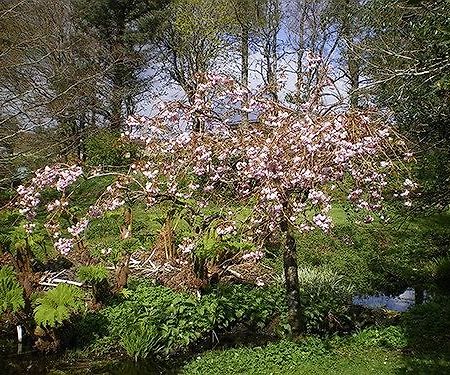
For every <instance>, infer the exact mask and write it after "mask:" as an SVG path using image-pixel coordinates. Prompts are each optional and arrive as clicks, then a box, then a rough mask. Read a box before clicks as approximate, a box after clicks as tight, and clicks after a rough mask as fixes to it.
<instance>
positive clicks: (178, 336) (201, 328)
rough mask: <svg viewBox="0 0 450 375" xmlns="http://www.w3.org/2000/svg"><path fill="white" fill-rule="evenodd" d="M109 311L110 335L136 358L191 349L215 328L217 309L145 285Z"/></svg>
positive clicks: (164, 289) (108, 309) (107, 313)
mask: <svg viewBox="0 0 450 375" xmlns="http://www.w3.org/2000/svg"><path fill="white" fill-rule="evenodd" d="M126 296H127V299H126V300H125V301H123V302H122V303H119V304H117V305H115V306H112V307H109V308H106V309H105V310H103V313H104V314H105V315H106V317H107V319H108V321H109V323H110V324H109V331H110V332H109V334H110V335H111V336H113V337H115V338H116V339H118V341H119V342H120V345H121V346H122V347H123V348H124V349H125V350H126V351H127V353H128V354H129V355H130V356H132V357H134V358H145V357H147V356H148V355H150V354H157V353H161V352H162V353H170V352H173V351H176V350H179V349H182V348H185V347H187V346H188V345H189V344H191V343H193V342H194V341H196V340H197V339H199V338H200V337H201V336H202V335H203V334H204V333H206V332H208V331H210V330H211V329H212V328H213V323H214V320H215V308H214V306H213V305H210V304H206V303H202V301H201V300H200V301H198V300H196V299H195V298H194V297H192V296H190V295H186V294H181V293H176V292H173V291H172V290H170V289H168V288H165V287H161V286H152V285H149V284H148V283H141V284H138V285H137V286H136V288H135V289H134V290H127V292H126Z"/></svg>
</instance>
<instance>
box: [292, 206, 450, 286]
mask: <svg viewBox="0 0 450 375" xmlns="http://www.w3.org/2000/svg"><path fill="white" fill-rule="evenodd" d="M394 214H395V213H394V212H393V213H392V214H391V216H394ZM449 219H450V216H449V215H448V214H445V215H434V216H430V217H426V218H420V219H419V218H415V219H408V218H406V219H405V218H402V219H401V220H400V219H398V220H396V221H394V222H393V223H391V224H386V225H383V226H381V225H369V226H356V225H348V224H342V225H338V226H336V227H335V228H334V229H333V232H332V234H331V235H327V234H324V233H321V232H319V231H316V232H312V233H309V234H308V236H302V237H301V238H298V239H297V247H298V263H299V265H300V267H318V268H327V269H331V270H333V271H335V272H337V273H338V274H340V275H344V276H345V277H346V279H347V280H349V282H351V284H353V285H354V288H355V294H373V293H386V294H398V293H401V292H403V291H404V290H405V289H406V288H407V287H416V286H419V287H422V288H427V287H428V286H427V285H430V284H431V283H433V282H434V278H435V275H434V272H435V268H436V267H435V260H434V259H437V258H441V257H443V256H445V255H446V254H447V252H448V246H449V243H450V230H449V228H450V226H449V222H450V221H449Z"/></svg>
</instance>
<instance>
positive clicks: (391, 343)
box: [349, 326, 408, 350]
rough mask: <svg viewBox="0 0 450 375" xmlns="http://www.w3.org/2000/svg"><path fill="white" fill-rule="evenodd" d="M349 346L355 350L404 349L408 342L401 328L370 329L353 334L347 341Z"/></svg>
mask: <svg viewBox="0 0 450 375" xmlns="http://www.w3.org/2000/svg"><path fill="white" fill-rule="evenodd" d="M349 344H350V345H351V346H352V347H353V348H354V349H355V350H359V349H364V348H370V347H375V348H386V349H404V348H406V347H407V345H408V340H407V337H406V334H405V330H404V329H403V328H402V327H399V326H389V327H385V328H383V327H371V328H369V329H366V330H363V331H361V332H358V333H357V334H354V335H353V336H352V338H351V339H350V340H349Z"/></svg>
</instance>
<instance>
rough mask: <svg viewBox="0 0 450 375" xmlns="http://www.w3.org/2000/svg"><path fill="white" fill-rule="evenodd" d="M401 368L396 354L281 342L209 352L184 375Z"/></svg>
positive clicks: (388, 371) (361, 371)
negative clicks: (345, 350) (339, 349)
mask: <svg viewBox="0 0 450 375" xmlns="http://www.w3.org/2000/svg"><path fill="white" fill-rule="evenodd" d="M402 367H404V361H403V358H402V355H401V353H400V352H397V351H392V350H391V351H389V350H386V349H381V348H368V349H365V350H362V351H357V352H345V353H339V352H338V351H334V350H333V351H326V350H325V349H324V348H316V349H315V350H308V348H307V347H305V345H301V344H300V345H297V344H294V343H290V342H287V341H281V342H280V343H276V344H270V345H268V346H266V347H264V348H241V349H230V350H225V351H218V352H208V353H206V354H204V355H202V356H199V357H197V359H195V360H194V361H193V362H191V363H189V364H188V365H187V366H186V367H185V368H184V374H186V375H208V374H221V375H227V374H230V375H231V374H233V375H234V374H243V375H244V374H245V375H253V374H255V375H256V374H286V375H288V374H289V375H291V374H292V375H294V374H295V375H300V374H327V375H328V374H347V375H351V374H355V375H359V374H395V373H398V371H399V370H400V369H402Z"/></svg>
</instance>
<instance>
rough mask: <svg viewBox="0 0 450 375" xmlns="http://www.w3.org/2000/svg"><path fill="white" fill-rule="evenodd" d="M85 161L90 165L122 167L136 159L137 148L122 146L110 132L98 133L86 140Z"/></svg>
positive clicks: (127, 145)
mask: <svg viewBox="0 0 450 375" xmlns="http://www.w3.org/2000/svg"><path fill="white" fill-rule="evenodd" d="M85 147H86V159H87V162H88V163H89V164H90V165H109V166H124V165H127V164H129V163H130V160H132V159H133V158H135V157H136V152H137V147H136V146H132V145H129V144H124V143H123V142H121V141H120V139H119V138H118V137H117V135H115V134H114V133H112V132H109V131H107V130H102V131H98V132H97V133H96V134H95V135H92V136H90V137H88V138H87V140H86V145H85Z"/></svg>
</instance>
